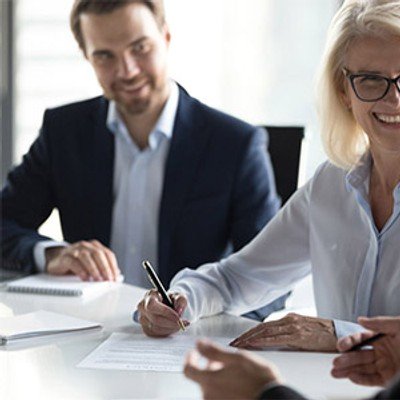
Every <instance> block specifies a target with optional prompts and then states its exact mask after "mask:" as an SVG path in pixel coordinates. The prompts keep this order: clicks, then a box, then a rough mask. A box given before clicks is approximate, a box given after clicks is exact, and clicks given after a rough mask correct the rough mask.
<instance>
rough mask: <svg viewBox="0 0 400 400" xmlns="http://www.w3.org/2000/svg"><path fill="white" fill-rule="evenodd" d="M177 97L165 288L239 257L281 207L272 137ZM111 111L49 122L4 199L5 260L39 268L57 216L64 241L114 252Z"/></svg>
mask: <svg viewBox="0 0 400 400" xmlns="http://www.w3.org/2000/svg"><path fill="white" fill-rule="evenodd" d="M179 96H180V97H179V105H178V110H177V116H176V121H175V125H174V131H173V136H172V139H171V144H170V150H169V154H168V157H167V161H166V168H165V176H164V185H163V191H162V199H161V205H160V215H159V227H158V255H159V260H158V268H159V271H160V276H161V279H162V280H163V281H164V282H165V283H168V282H169V281H170V279H171V278H172V277H173V276H174V275H175V273H176V272H177V271H178V270H179V269H181V268H183V267H196V266H198V265H200V264H203V263H205V262H210V261H216V260H219V259H220V258H222V257H223V256H225V255H226V254H227V253H228V252H229V251H231V250H234V251H235V250H238V249H240V248H241V247H242V246H244V245H245V244H246V243H248V242H249V241H250V240H251V239H252V238H253V237H254V236H255V235H256V234H257V233H258V232H259V231H260V230H261V228H262V227H263V226H264V225H265V224H266V223H267V222H268V221H269V220H270V219H271V217H272V216H273V215H274V214H275V213H276V211H277V210H278V208H279V206H280V201H279V198H278V197H277V194H276V189H275V184H274V178H273V172H272V168H271V163H270V159H269V156H268V153H267V152H266V136H265V132H264V131H262V130H260V129H258V128H256V127H254V126H252V125H249V124H247V123H245V122H243V121H240V120H238V119H236V118H233V117H231V116H228V115H226V114H224V113H221V112H219V111H216V110H214V109H212V108H210V107H207V106H206V105H204V104H202V103H200V102H199V101H197V100H195V99H193V98H192V97H190V96H189V95H188V94H187V93H186V92H185V91H184V90H183V89H182V88H180V95H179ZM107 110H108V101H107V100H106V99H104V98H103V97H98V98H94V99H90V100H87V101H83V102H78V103H74V104H70V105H66V106H63V107H59V108H55V109H51V110H47V111H46V112H45V115H44V120H43V124H42V128H41V131H40V135H39V137H38V138H37V139H36V141H35V142H34V144H33V145H32V147H31V148H30V150H29V152H28V154H27V155H25V156H24V159H23V162H22V164H21V165H19V166H18V167H16V168H15V169H14V170H13V171H11V172H10V174H9V176H8V180H7V183H6V186H5V188H4V189H3V191H2V193H1V199H2V207H3V226H2V243H1V244H2V251H3V257H5V258H6V259H8V260H10V261H18V262H19V263H20V264H21V265H22V266H23V267H24V268H25V269H29V268H32V266H33V265H34V262H33V255H32V250H33V247H34V245H35V244H36V243H37V242H38V241H40V240H46V239H48V238H45V237H43V236H41V235H39V233H38V232H37V229H38V227H39V226H40V225H41V224H42V223H43V222H44V221H45V220H46V218H47V217H48V216H49V215H50V213H51V211H52V210H53V208H55V207H56V208H58V210H59V212H60V218H61V226H62V232H63V235H64V238H65V240H66V241H68V242H70V243H73V242H76V241H79V240H90V239H98V240H99V241H101V242H102V243H103V244H105V245H106V246H108V245H109V243H110V229H111V217H112V207H113V167H114V136H113V134H111V132H110V131H109V130H108V129H107V127H106V116H107ZM127 212H130V211H129V210H127Z"/></svg>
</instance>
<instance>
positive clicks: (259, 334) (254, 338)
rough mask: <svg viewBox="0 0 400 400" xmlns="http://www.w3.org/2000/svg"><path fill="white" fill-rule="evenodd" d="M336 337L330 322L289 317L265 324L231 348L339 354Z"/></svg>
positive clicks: (238, 340) (247, 333) (249, 332)
mask: <svg viewBox="0 0 400 400" xmlns="http://www.w3.org/2000/svg"><path fill="white" fill-rule="evenodd" d="M336 340H337V339H336V335H335V330H334V327H333V322H332V321H331V320H329V319H322V318H314V317H305V316H302V315H298V314H294V313H291V314H288V315H287V316H286V317H284V318H282V319H280V320H278V321H271V322H263V323H261V324H259V325H257V326H256V327H255V328H253V329H250V330H249V331H247V332H245V333H244V334H243V335H241V336H239V337H238V338H237V339H235V340H234V341H233V342H232V343H231V346H234V347H242V348H249V349H251V348H255V349H257V348H265V347H287V348H291V349H299V350H311V351H329V352H331V351H336Z"/></svg>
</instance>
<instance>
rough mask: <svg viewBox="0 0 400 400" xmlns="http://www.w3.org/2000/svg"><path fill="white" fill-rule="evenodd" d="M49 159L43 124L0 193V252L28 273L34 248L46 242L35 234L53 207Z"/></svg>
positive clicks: (10, 263)
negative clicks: (0, 217)
mask: <svg viewBox="0 0 400 400" xmlns="http://www.w3.org/2000/svg"><path fill="white" fill-rule="evenodd" d="M50 171H51V160H50V154H49V150H48V143H47V140H46V130H45V124H43V127H42V129H41V132H40V135H39V137H38V138H37V139H36V140H35V142H34V143H33V145H32V146H31V148H30V149H29V152H28V153H27V154H26V155H25V156H24V158H23V161H22V163H21V164H20V165H19V166H17V167H16V168H14V169H13V170H12V171H11V172H10V173H9V174H8V177H7V181H6V184H5V186H4V188H3V190H2V191H1V204H2V214H3V215H2V226H1V250H2V258H3V260H4V261H5V263H6V264H9V265H13V266H15V268H18V269H21V270H25V271H29V272H31V271H32V270H33V269H34V260H33V247H34V246H35V244H36V243H37V242H38V241H42V240H49V238H47V237H44V236H42V235H40V234H39V233H38V231H37V230H38V228H39V226H40V225H41V224H42V223H43V222H44V221H45V220H46V219H47V218H48V217H49V215H50V213H51V211H52V210H53V208H54V206H55V200H54V195H53V190H52V184H51V178H50V176H51V172H50Z"/></svg>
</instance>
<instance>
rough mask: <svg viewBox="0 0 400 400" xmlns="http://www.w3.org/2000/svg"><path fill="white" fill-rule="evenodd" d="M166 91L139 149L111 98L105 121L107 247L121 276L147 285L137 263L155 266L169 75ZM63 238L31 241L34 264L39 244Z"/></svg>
mask: <svg viewBox="0 0 400 400" xmlns="http://www.w3.org/2000/svg"><path fill="white" fill-rule="evenodd" d="M170 89H171V90H170V95H169V98H168V100H167V102H166V104H165V106H164V108H163V110H162V112H161V115H160V117H159V119H158V121H157V123H156V125H155V126H154V128H153V130H152V131H151V133H150V136H149V146H148V147H147V148H145V149H143V150H140V149H139V148H138V146H137V145H136V144H135V142H134V141H133V139H132V138H131V136H130V135H129V132H128V129H127V127H126V125H125V123H124V122H123V120H122V118H121V116H120V115H119V113H118V110H117V107H116V104H115V102H113V101H111V102H110V104H109V108H108V114H107V127H108V128H109V130H110V131H111V132H112V134H113V135H114V136H115V153H114V180H113V197H114V203H113V214H112V226H111V241H110V242H111V244H110V248H111V250H113V252H114V253H115V255H116V257H117V261H118V265H119V267H120V269H121V271H122V274H123V275H124V278H125V282H127V283H131V284H134V285H137V286H142V287H146V288H150V287H151V284H150V282H149V281H148V278H147V276H146V274H145V272H144V270H143V268H142V266H141V262H142V260H144V259H147V260H149V261H150V262H152V264H153V266H154V268H155V269H156V270H157V260H158V253H157V246H158V215H159V208H160V202H161V194H162V187H163V180H164V170H165V162H166V158H167V155H168V150H169V145H170V139H171V138H172V133H173V129H174V123H175V117H176V112H177V109H178V102H179V89H178V85H177V84H176V83H175V82H173V81H171V83H170ZM65 245H67V243H65V242H56V241H42V242H39V243H37V244H36V245H35V248H34V258H35V262H36V265H37V267H38V269H39V270H42V271H43V270H44V267H45V256H44V254H45V250H46V249H47V248H49V247H54V246H65Z"/></svg>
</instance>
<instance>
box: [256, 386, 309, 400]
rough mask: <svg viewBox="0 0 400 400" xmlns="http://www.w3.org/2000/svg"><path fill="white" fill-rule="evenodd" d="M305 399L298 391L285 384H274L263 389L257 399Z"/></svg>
mask: <svg viewBox="0 0 400 400" xmlns="http://www.w3.org/2000/svg"><path fill="white" fill-rule="evenodd" d="M285 399H288V400H289V399H290V400H306V398H305V397H303V396H302V395H301V394H300V393H299V392H297V391H296V390H293V389H291V388H290V387H288V386H285V385H274V386H272V387H271V388H267V389H266V390H264V391H263V392H262V393H261V395H260V396H259V397H258V400H285Z"/></svg>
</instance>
